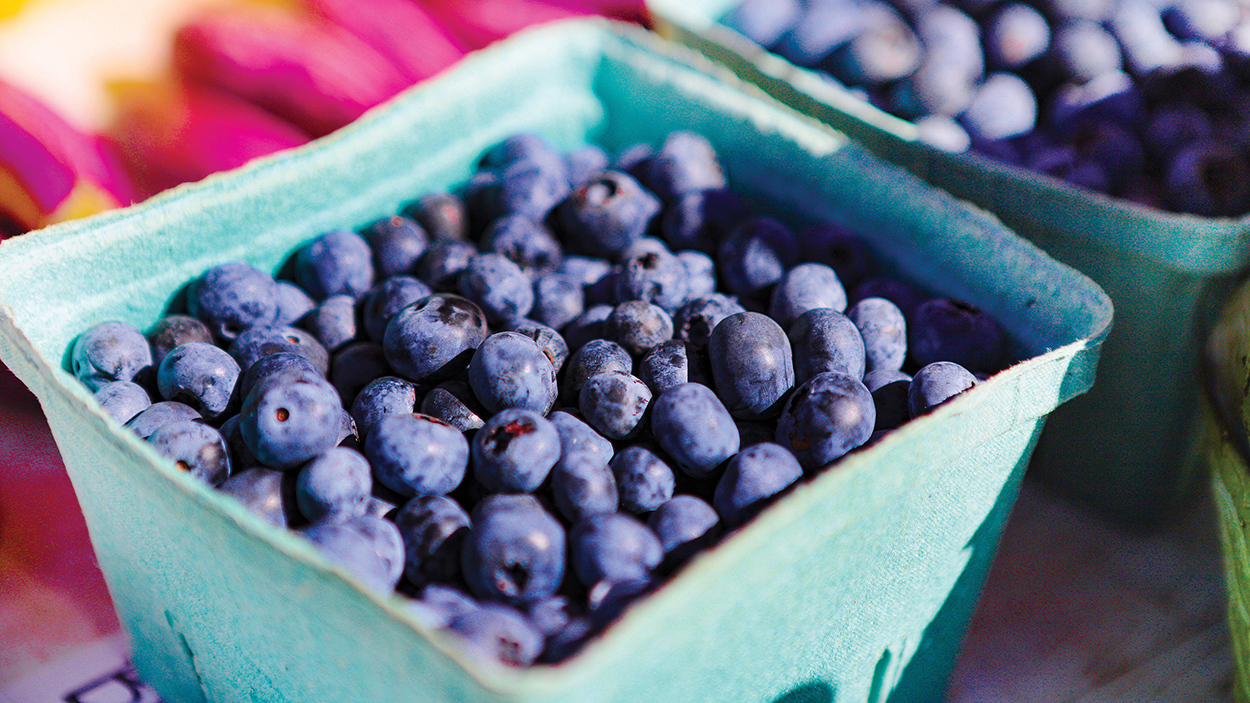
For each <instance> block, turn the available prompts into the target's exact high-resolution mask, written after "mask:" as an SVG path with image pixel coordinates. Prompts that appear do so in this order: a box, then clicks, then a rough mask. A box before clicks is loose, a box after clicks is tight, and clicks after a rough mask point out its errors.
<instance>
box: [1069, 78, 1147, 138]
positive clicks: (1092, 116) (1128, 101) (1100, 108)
mask: <svg viewBox="0 0 1250 703" xmlns="http://www.w3.org/2000/svg"><path fill="white" fill-rule="evenodd" d="M1145 109H1146V108H1145V103H1144V100H1143V97H1142V94H1141V91H1140V90H1139V89H1138V88H1137V86H1136V85H1134V83H1133V79H1132V77H1131V76H1129V75H1128V74H1126V73H1124V72H1123V71H1108V72H1106V73H1103V74H1101V75H1099V76H1097V77H1096V78H1093V79H1091V80H1089V81H1086V82H1085V83H1080V84H1065V85H1061V86H1059V87H1058V88H1056V89H1055V90H1054V92H1053V93H1052V94H1051V97H1050V101H1049V103H1048V106H1047V113H1048V120H1049V122H1050V124H1051V126H1052V128H1053V129H1054V130H1056V131H1059V132H1067V131H1070V130H1071V129H1072V128H1073V126H1075V125H1078V124H1081V123H1083V122H1089V121H1101V120H1110V121H1114V122H1118V123H1120V124H1125V125H1136V124H1138V123H1139V122H1141V121H1142V120H1144V118H1145Z"/></svg>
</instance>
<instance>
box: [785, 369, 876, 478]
mask: <svg viewBox="0 0 1250 703" xmlns="http://www.w3.org/2000/svg"><path fill="white" fill-rule="evenodd" d="M876 424H877V409H876V405H875V404H874V403H873V399H872V393H870V392H869V391H868V388H867V387H866V386H864V384H863V382H862V381H860V379H859V377H857V376H852V375H850V374H846V373H841V372H838V371H825V372H823V373H818V374H816V375H815V376H812V377H811V378H810V379H808V380H807V381H806V382H804V383H803V384H802V385H800V386H799V387H798V388H797V389H795V391H794V394H793V395H791V396H790V398H789V400H787V401H786V407H785V409H784V410H782V412H781V418H780V419H779V420H778V421H777V443H778V444H780V445H781V446H783V447H786V448H787V449H789V450H790V451H791V452H793V453H794V456H795V457H796V458H797V459H798V460H799V464H800V465H801V466H802V467H803V468H804V469H805V470H807V471H812V470H815V469H818V468H820V467H822V466H825V465H826V464H828V463H829V462H831V461H834V460H835V459H838V458H840V457H842V456H843V455H844V454H846V453H847V452H849V451H851V450H852V449H854V448H855V447H858V446H860V445H861V444H863V443H864V442H866V441H868V436H869V435H871V434H872V431H873V428H874V427H875V426H876Z"/></svg>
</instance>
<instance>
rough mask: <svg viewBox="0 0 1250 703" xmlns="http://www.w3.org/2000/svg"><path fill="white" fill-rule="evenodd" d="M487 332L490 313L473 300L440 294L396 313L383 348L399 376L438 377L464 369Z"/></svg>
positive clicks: (388, 328)
mask: <svg viewBox="0 0 1250 703" xmlns="http://www.w3.org/2000/svg"><path fill="white" fill-rule="evenodd" d="M486 335H487V327H486V315H485V314H483V313H482V309H481V308H479V307H478V306H477V305H476V304H475V303H474V302H473V301H471V300H468V299H466V298H462V297H460V296H458V295H452V294H450V293H437V294H435V295H431V296H429V297H428V298H422V299H421V300H418V301H417V302H415V303H413V304H412V305H410V306H408V307H406V308H404V309H403V310H400V311H399V312H397V313H395V317H393V318H391V321H390V322H389V323H387V325H386V333H385V334H383V335H382V350H383V352H384V353H385V354H386V360H387V362H388V363H390V365H391V368H393V369H394V370H395V372H396V373H398V374H399V375H401V376H404V377H405V378H408V379H409V380H413V381H427V380H438V379H441V378H445V377H449V376H451V375H453V374H455V373H456V372H457V371H460V370H463V369H464V368H465V366H467V365H468V362H469V359H470V358H471V357H472V356H473V351H474V350H475V349H477V347H478V345H480V344H481V343H482V342H483V340H485V339H486Z"/></svg>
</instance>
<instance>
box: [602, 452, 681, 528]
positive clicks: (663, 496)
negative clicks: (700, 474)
mask: <svg viewBox="0 0 1250 703" xmlns="http://www.w3.org/2000/svg"><path fill="white" fill-rule="evenodd" d="M609 466H610V468H611V469H612V474H613V475H614V476H615V477H616V487H617V494H618V495H619V497H620V509H621V510H623V511H625V512H627V513H630V514H633V515H639V514H641V513H649V512H651V511H652V510H655V509H656V508H658V507H660V505H662V504H663V503H664V502H665V501H667V500H668V499H669V498H672V497H673V490H674V488H676V485H677V477H676V476H674V475H673V469H672V468H670V467H669V465H668V464H666V463H665V462H664V460H663V459H661V458H660V457H659V456H658V455H657V454H656V452H655V450H654V449H652V448H651V447H648V446H647V445H645V444H631V445H630V446H628V447H625V448H624V449H622V450H621V451H619V452H617V454H616V456H614V457H612V463H611V464H610V465H609Z"/></svg>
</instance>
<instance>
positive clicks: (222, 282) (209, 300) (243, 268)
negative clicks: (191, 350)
mask: <svg viewBox="0 0 1250 703" xmlns="http://www.w3.org/2000/svg"><path fill="white" fill-rule="evenodd" d="M277 286H278V284H277V282H276V281H275V280H274V279H273V276H270V275H269V274H267V273H265V272H264V271H261V270H259V269H256V268H254V267H252V266H251V265H249V264H246V263H244V262H242V261H235V262H231V263H228V264H221V265H220V266H214V267H213V268H211V269H209V270H208V271H205V272H204V275H202V276H200V277H199V278H197V279H195V280H194V281H192V282H191V285H190V286H189V287H188V289H187V312H189V313H190V314H191V316H193V317H196V318H198V319H200V320H201V321H203V322H204V324H205V325H207V326H208V328H209V329H210V330H212V332H213V335H214V336H216V337H217V338H218V339H221V340H225V341H229V340H232V339H234V338H235V337H237V336H239V333H240V332H242V331H243V330H246V329H247V328H249V327H252V326H254V325H271V324H273V323H274V322H275V321H276V320H277V318H278V291H277Z"/></svg>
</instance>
